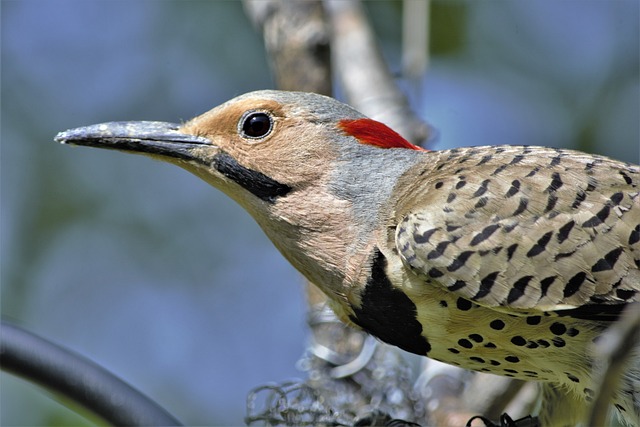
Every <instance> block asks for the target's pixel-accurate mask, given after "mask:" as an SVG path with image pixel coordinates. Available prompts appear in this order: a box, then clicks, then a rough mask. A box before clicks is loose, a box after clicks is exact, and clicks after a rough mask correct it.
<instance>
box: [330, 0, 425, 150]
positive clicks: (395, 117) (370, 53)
mask: <svg viewBox="0 0 640 427" xmlns="http://www.w3.org/2000/svg"><path fill="white" fill-rule="evenodd" d="M325 4H326V8H327V12H328V15H329V20H330V22H331V26H332V40H331V52H332V59H333V67H334V73H335V75H336V77H337V78H338V79H339V80H340V81H341V83H342V88H343V90H344V93H345V95H346V97H347V100H348V102H349V104H351V105H352V106H353V107H355V108H356V109H357V110H359V111H361V112H362V113H364V114H365V115H367V116H369V117H371V118H373V119H376V120H378V121H381V122H383V123H385V124H386V125H388V126H389V127H391V128H392V129H394V130H395V131H396V132H398V133H399V134H400V135H402V136H403V137H405V138H406V139H407V140H409V141H411V142H413V143H415V144H422V143H424V142H425V141H426V140H427V139H428V137H429V126H428V125H427V124H426V123H425V122H424V121H423V120H421V119H420V118H418V117H417V116H416V114H415V113H414V112H413V111H412V110H411V108H410V107H409V102H408V101H407V98H406V96H405V95H404V94H403V93H402V92H401V91H400V89H399V88H398V86H397V85H396V82H395V80H394V79H393V76H392V75H391V73H390V72H389V69H388V68H387V65H386V64H385V62H384V60H383V59H382V55H381V53H380V49H379V47H378V45H377V43H376V39H375V35H374V34H373V30H372V29H371V27H370V25H369V22H368V20H367V18H366V16H365V14H364V11H363V10H362V5H361V3H360V2H359V1H356V0H327V1H326V2H325ZM425 18H426V17H425Z"/></svg>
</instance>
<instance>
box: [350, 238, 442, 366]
mask: <svg viewBox="0 0 640 427" xmlns="http://www.w3.org/2000/svg"><path fill="white" fill-rule="evenodd" d="M386 264H387V260H386V258H385V257H384V255H382V253H381V252H380V251H379V250H378V249H376V250H375V251H374V254H373V264H372V266H371V276H370V277H369V280H368V281H367V286H366V287H365V289H364V292H363V293H362V305H361V307H360V308H358V307H353V312H354V315H353V316H350V317H351V320H352V321H353V322H354V323H355V324H357V325H358V326H360V327H361V328H362V329H364V330H365V331H367V332H369V333H371V334H372V335H375V336H376V337H378V338H380V339H381V340H382V341H384V342H386V343H389V344H391V345H395V346H398V347H400V348H401V349H403V350H406V351H409V352H411V353H415V354H419V355H421V356H424V355H426V354H427V353H429V351H431V345H430V344H429V342H428V341H427V339H426V338H425V337H424V336H422V325H421V324H420V322H418V320H417V318H416V317H417V314H418V312H417V309H416V305H415V304H414V303H413V301H411V300H410V299H409V297H408V296H406V295H405V294H404V292H402V291H400V290H399V289H396V288H394V287H393V285H392V284H391V282H390V281H389V278H388V277H387V274H386V272H385V266H386Z"/></svg>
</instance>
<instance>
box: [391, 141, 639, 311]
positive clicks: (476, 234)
mask: <svg viewBox="0 0 640 427" xmlns="http://www.w3.org/2000/svg"><path fill="white" fill-rule="evenodd" d="M429 154H431V158H430V159H428V160H427V161H425V166H424V171H422V172H418V173H414V174H413V177H408V178H409V179H414V180H415V185H414V186H413V187H411V189H410V190H409V191H407V192H405V193H404V194H403V195H402V196H401V198H400V201H399V203H398V204H397V208H396V217H395V218H396V224H397V225H396V235H395V239H396V246H397V249H398V252H399V253H400V255H401V257H402V259H403V261H404V263H405V264H406V265H408V266H409V267H410V268H411V269H412V270H413V271H414V272H415V273H416V274H418V275H419V276H421V277H423V278H424V280H425V283H426V284H436V285H439V286H442V287H444V288H446V289H447V290H449V291H451V292H453V293H455V294H457V295H458V296H461V297H464V298H467V299H469V300H472V301H474V302H476V303H478V304H481V305H484V306H487V307H494V308H496V309H502V308H503V309H506V310H514V311H516V312H517V311H518V310H527V311H531V310H534V311H537V310H540V311H562V310H573V312H574V314H576V315H579V314H580V313H579V312H580V311H583V312H584V316H585V317H589V316H591V315H592V314H594V317H598V316H599V315H598V314H597V313H595V312H597V311H599V310H602V309H603V307H604V311H605V312H607V311H608V312H611V313H612V312H617V313H619V311H620V310H621V308H622V307H624V305H625V303H628V302H633V301H640V195H639V191H640V167H638V166H635V165H631V164H627V163H622V162H617V161H614V160H611V159H608V158H605V157H599V156H590V155H586V154H583V153H578V152H573V151H569V150H555V149H546V148H538V147H499V146H497V147H476V148H468V149H457V150H447V151H441V152H434V153H427V155H426V156H428V155H429ZM605 315H606V313H605Z"/></svg>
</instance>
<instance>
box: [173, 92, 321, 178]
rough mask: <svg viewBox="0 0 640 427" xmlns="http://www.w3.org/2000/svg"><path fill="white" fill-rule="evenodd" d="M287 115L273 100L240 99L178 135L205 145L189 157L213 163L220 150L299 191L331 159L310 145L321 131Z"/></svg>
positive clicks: (287, 108)
mask: <svg viewBox="0 0 640 427" xmlns="http://www.w3.org/2000/svg"><path fill="white" fill-rule="evenodd" d="M292 113H293V112H292V111H291V108H290V106H288V105H283V104H281V103H279V102H277V101H275V100H271V99H260V98H246V99H242V100H239V101H232V102H228V103H225V104H223V105H221V106H219V107H216V108H214V109H213V110H211V111H209V112H207V113H204V114H202V115H201V116H198V117H196V118H194V119H192V120H190V121H189V122H187V123H185V124H184V125H183V126H182V127H181V128H180V129H179V131H180V132H182V133H185V134H191V135H196V136H200V137H204V138H207V139H208V140H209V141H210V142H211V144H212V146H206V145H203V146H199V147H196V148H195V149H194V150H193V154H194V156H197V157H200V158H202V159H207V160H213V156H215V155H217V154H218V152H220V151H222V152H224V153H226V154H228V155H229V156H231V157H232V158H233V159H235V161H237V162H238V164H239V165H241V166H242V167H244V168H246V169H248V170H252V171H257V172H260V173H262V174H264V175H266V176H268V177H269V178H271V179H273V180H274V181H277V182H278V183H281V184H286V185H289V186H304V185H305V184H308V183H311V182H312V181H314V180H317V179H318V178H319V177H320V175H321V174H322V172H323V169H326V168H323V165H326V161H328V160H330V159H331V157H332V155H331V153H330V152H327V151H328V144H327V145H325V146H324V147H323V146H322V144H318V143H317V141H315V140H314V139H315V138H319V137H321V135H322V134H323V129H322V126H321V125H319V124H317V123H314V122H312V121H308V120H305V116H304V115H302V116H301V115H300V114H299V112H297V113H296V114H295V115H294V114H292ZM321 150H322V152H321ZM302 166H304V167H302ZM212 184H214V185H215V183H213V182H212Z"/></svg>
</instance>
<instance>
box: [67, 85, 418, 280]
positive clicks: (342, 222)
mask: <svg viewBox="0 0 640 427" xmlns="http://www.w3.org/2000/svg"><path fill="white" fill-rule="evenodd" d="M56 140H57V141H58V142H61V143H67V144H74V145H83V146H90V147H100V148H109V149H115V150H122V151H127V152H132V153H138V154H145V155H147V156H151V157H154V158H157V159H160V160H164V161H168V162H171V163H174V164H177V165H178V166H180V167H183V168H185V169H187V170H189V171H190V172H192V173H194V174H196V175H197V176H199V177H201V178H202V179H204V180H205V181H207V182H209V183H210V184H211V185H213V186H214V187H217V188H219V189H220V190H222V191H224V192H225V193H226V194H228V195H229V196H231V197H232V198H233V199H235V200H236V201H237V202H238V203H240V204H241V205H242V206H243V207H244V208H245V209H246V210H247V211H249V213H251V214H252V215H253V216H254V218H256V220H257V221H258V223H260V225H261V226H262V228H263V229H264V230H265V231H266V232H267V234H268V235H269V237H271V239H272V240H273V241H274V243H276V245H277V246H278V247H279V248H280V249H281V251H282V252H283V253H285V255H288V252H291V251H290V250H288V249H287V248H288V246H291V245H293V246H297V247H296V248H295V249H294V250H295V251H301V250H302V249H301V248H300V245H302V244H303V243H304V241H305V239H306V240H309V239H308V238H302V237H300V233H307V234H309V235H313V234H314V233H316V234H317V235H318V236H320V235H324V236H325V237H326V236H328V235H330V234H333V235H334V237H335V238H336V239H337V238H338V235H339V234H341V233H345V232H346V231H347V230H346V228H349V227H350V228H353V227H352V226H348V225H347V224H353V223H354V221H356V222H358V221H359V222H360V223H365V222H372V221H374V219H375V217H376V216H377V207H378V205H379V203H381V200H383V199H384V197H380V195H379V194H376V192H379V191H383V192H386V193H388V192H390V191H391V186H392V184H393V183H394V182H395V179H394V177H396V178H397V176H398V175H399V174H400V173H401V172H402V171H404V170H405V169H406V166H407V165H406V164H405V163H406V162H403V161H402V159H403V158H408V157H407V156H408V155H407V152H412V153H413V154H415V150H420V149H419V148H418V147H416V146H414V145H412V144H410V143H408V142H407V141H406V140H404V139H403V138H402V137H401V136H400V135H398V134H397V133H396V132H394V131H393V130H391V129H390V128H388V127H387V126H385V125H383V124H382V123H379V122H376V121H374V120H371V119H368V118H366V117H364V116H363V115H362V114H360V113H359V112H357V111H356V110H354V109H352V108H351V107H349V106H347V105H345V104H342V103H340V102H338V101H336V100H334V99H332V98H328V97H325V96H321V95H317V94H311V93H301V92H280V91H258V92H252V93H248V94H245V95H242V96H239V97H237V98H234V99H232V100H230V101H228V102H226V103H224V104H222V105H220V106H218V107H215V108H214V109H212V110H210V111H209V112H207V113H204V114H202V115H200V116H198V117H196V118H194V119H192V120H190V121H188V122H186V123H184V124H181V125H180V124H173V123H164V122H111V123H103V124H97V125H92V126H86V127H81V128H77V129H71V130H68V131H65V132H61V133H59V134H58V135H57V137H56ZM391 152H394V153H395V154H393V155H390V153H391ZM401 152H402V153H405V154H402V153H401ZM409 157H410V156H409ZM357 204H360V205H361V208H362V209H360V210H364V211H365V212H364V213H362V212H361V213H357V212H356V210H357V209H354V206H355V205H357ZM346 215H350V217H349V218H347V217H346ZM358 215H361V216H363V217H362V218H360V219H358V218H356V219H355V220H354V216H358ZM283 224H288V225H289V227H287V226H285V225H283ZM327 227H332V229H333V230H332V232H331V233H328V232H327V229H326V228H327ZM356 240H357V239H356ZM287 242H288V243H287ZM292 242H295V244H294V243H292ZM301 242H302V243H301ZM340 244H342V243H340ZM330 245H332V246H336V245H338V243H337V242H332V243H330ZM295 256H296V255H288V256H287V257H288V258H289V259H290V261H292V262H293V263H294V265H296V264H298V265H296V266H298V267H299V263H296V262H295V260H292V259H291V258H292V257H295Z"/></svg>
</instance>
